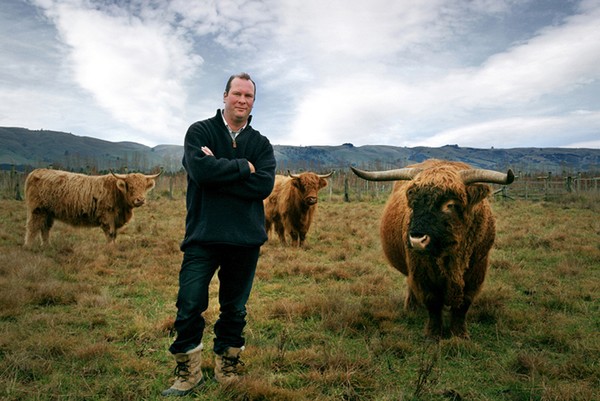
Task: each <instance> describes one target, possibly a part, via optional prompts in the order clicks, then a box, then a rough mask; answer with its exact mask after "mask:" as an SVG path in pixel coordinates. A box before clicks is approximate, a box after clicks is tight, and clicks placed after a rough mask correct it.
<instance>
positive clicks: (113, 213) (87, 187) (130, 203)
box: [25, 169, 157, 247]
mask: <svg viewBox="0 0 600 401" xmlns="http://www.w3.org/2000/svg"><path fill="white" fill-rule="evenodd" d="M119 177H120V178H117V177H115V176H114V175H112V174H108V175H102V176H87V175H83V174H76V173H70V172H66V171H60V170H47V169H37V170H33V171H32V172H31V173H30V174H29V175H28V176H27V179H26V181H25V203H26V205H27V226H26V229H27V232H26V234H25V246H27V247H28V246H31V245H33V243H34V241H35V239H36V238H37V237H38V236H39V235H41V239H42V242H43V243H47V242H48V239H49V235H50V229H51V228H52V225H53V223H54V220H55V219H56V220H60V221H62V222H65V223H67V224H70V225H73V226H87V227H97V226H100V227H101V228H102V231H104V234H105V235H106V238H107V240H108V241H109V242H114V240H115V238H116V237H117V230H118V229H119V228H121V227H122V226H123V225H125V224H126V223H127V222H128V221H129V220H130V219H131V217H132V216H133V209H134V208H136V207H139V206H142V205H143V204H144V203H145V201H146V199H145V196H146V193H147V192H148V191H149V190H150V189H152V188H154V185H155V181H154V179H155V178H156V177H157V175H153V176H146V175H144V174H139V173H133V174H127V175H119Z"/></svg>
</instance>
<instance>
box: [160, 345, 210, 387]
mask: <svg viewBox="0 0 600 401" xmlns="http://www.w3.org/2000/svg"><path fill="white" fill-rule="evenodd" d="M174 356H175V362H177V366H176V367H175V371H174V373H175V383H173V385H172V386H171V387H170V388H168V389H166V390H165V391H163V392H162V395H164V396H184V395H187V394H189V393H191V392H192V391H193V390H194V388H196V387H197V386H198V385H199V384H200V383H202V370H201V369H200V365H201V364H202V343H200V345H198V346H197V347H196V348H194V349H192V350H189V351H187V352H184V353H181V354H175V355H174Z"/></svg>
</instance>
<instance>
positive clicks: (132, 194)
mask: <svg viewBox="0 0 600 401" xmlns="http://www.w3.org/2000/svg"><path fill="white" fill-rule="evenodd" d="M154 185H155V182H154V178H149V177H146V176H145V175H144V174H139V173H133V174H127V175H126V176H125V177H124V178H118V179H117V188H118V190H119V191H120V192H121V194H122V195H123V197H124V198H125V202H126V203H127V205H128V206H130V207H140V206H142V205H143V204H144V203H146V193H147V192H148V191H149V190H151V189H152V188H154Z"/></svg>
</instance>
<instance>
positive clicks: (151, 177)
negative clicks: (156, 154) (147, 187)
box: [146, 169, 163, 179]
mask: <svg viewBox="0 0 600 401" xmlns="http://www.w3.org/2000/svg"><path fill="white" fill-rule="evenodd" d="M162 173H163V170H162V169H161V170H160V171H159V172H158V173H156V174H152V175H147V176H146V178H150V179H155V178H158V176H159V175H161V174H162Z"/></svg>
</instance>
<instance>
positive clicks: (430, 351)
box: [0, 190, 600, 401]
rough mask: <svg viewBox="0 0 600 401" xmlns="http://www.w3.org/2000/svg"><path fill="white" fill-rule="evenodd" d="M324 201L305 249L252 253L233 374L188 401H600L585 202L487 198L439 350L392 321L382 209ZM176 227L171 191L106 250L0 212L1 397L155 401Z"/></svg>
mask: <svg viewBox="0 0 600 401" xmlns="http://www.w3.org/2000/svg"><path fill="white" fill-rule="evenodd" d="M321 198H322V199H321V201H320V203H319V210H318V211H317V214H316V218H315V221H314V223H313V226H312V227H311V230H310V231H309V233H308V236H307V243H306V245H307V247H306V249H297V248H285V247H282V246H281V245H280V244H279V241H278V240H277V239H276V238H273V239H272V240H271V241H269V242H268V243H267V244H266V245H265V246H264V247H263V248H262V251H261V255H262V256H261V259H260V261H259V265H258V271H257V277H256V281H255V286H254V289H253V293H252V295H251V298H250V302H249V304H248V312H249V315H248V326H247V329H246V339H247V350H246V352H245V353H244V355H243V360H244V362H245V363H246V371H247V372H246V376H245V379H244V380H243V381H241V382H240V383H238V384H236V385H234V386H231V387H227V388H222V387H220V386H219V385H217V384H216V383H214V382H210V381H209V382H207V383H206V384H204V386H203V387H201V388H200V389H199V390H198V391H197V392H196V393H195V394H194V395H193V396H189V397H187V399H198V400H212V401H214V400H311V401H325V400H327V401H329V400H390V401H391V400H395V401H396V400H434V401H435V400H455V401H457V400H474V401H482V400H503V401H504V400H514V401H517V400H519V401H520V400H523V401H525V400H561V401H566V400H572V401H576V400H577V401H586V400H589V401H591V400H597V399H599V397H600V335H599V333H600V310H599V309H600V299H599V294H600V219H599V218H598V216H599V215H600V204H599V203H598V202H597V199H585V198H576V197H572V198H568V199H564V198H563V199H561V200H560V201H559V202H531V201H522V200H518V201H501V200H499V199H498V200H495V201H494V202H493V203H492V206H493V210H494V214H495V216H496V219H497V240H496V245H495V247H494V249H493V250H492V254H491V268H490V270H489V272H488V276H487V279H486V283H485V284H484V289H483V291H482V293H481V295H480V297H479V298H478V300H477V301H476V302H475V304H474V305H473V307H472V308H471V311H470V313H469V315H468V317H467V322H468V326H469V330H470V334H471V340H462V339H456V338H452V339H445V340H441V341H439V342H433V341H430V340H427V339H426V338H425V337H424V335H423V326H424V322H425V319H426V313H425V311H424V310H419V311H416V312H405V311H404V310H403V301H404V296H405V291H406V287H405V282H404V278H403V276H402V275H401V274H400V273H399V272H397V271H395V270H393V269H392V268H391V267H389V266H388V264H387V262H386V261H385V259H384V257H383V255H382V252H381V246H380V244H379V237H378V227H379V216H380V214H381V212H382V210H383V205H384V198H377V199H363V200H362V201H353V202H349V203H348V202H343V200H342V198H341V196H336V195H334V196H331V195H328V194H327V193H324V194H322V195H321ZM184 215H185V207H184V200H183V199H182V198H181V197H176V198H175V199H170V197H169V196H167V195H166V194H165V193H164V192H161V191H157V190H155V191H154V192H151V193H150V200H149V202H148V204H147V205H145V206H143V207H142V208H139V209H136V211H135V216H134V218H133V220H132V221H131V222H130V223H129V224H128V225H127V226H125V227H124V229H122V230H121V231H120V233H119V236H118V237H117V241H116V244H115V245H114V246H110V245H108V244H106V239H105V237H104V235H103V233H102V231H101V230H100V229H99V228H91V229H83V228H72V227H69V226H67V225H64V224H62V223H60V222H57V223H56V224H55V227H54V228H53V230H52V232H51V244H50V246H48V247H46V248H39V247H36V248H34V249H33V250H25V249H23V247H22V244H23V237H24V232H25V231H24V230H25V204H24V202H19V201H15V200H0V399H1V400H160V399H165V398H163V397H161V396H160V392H161V390H163V389H165V388H167V387H168V386H169V385H170V380H171V377H172V375H171V373H172V369H173V367H174V366H173V365H174V363H173V360H172V357H171V355H170V354H168V352H167V347H168V346H169V344H170V343H171V341H172V339H173V335H174V333H173V332H172V322H173V318H174V315H175V297H176V293H177V274H178V271H179V267H180V262H181V253H180V252H179V248H178V245H179V242H180V240H181V238H182V235H183V229H184ZM215 281H216V278H215ZM216 284H217V283H216V282H215V283H213V291H212V293H213V297H212V298H211V307H210V309H209V310H208V312H207V313H206V317H207V322H208V324H209V325H208V327H207V332H206V333H205V338H204V344H205V351H204V354H203V355H204V361H203V368H204V370H205V374H206V375H208V376H212V373H211V369H212V367H213V358H212V354H211V352H210V349H211V347H212V325H211V323H214V321H215V320H216V318H217V314H218V310H217V302H216V299H215V297H214V295H215V294H216ZM184 399H185V398H184Z"/></svg>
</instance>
